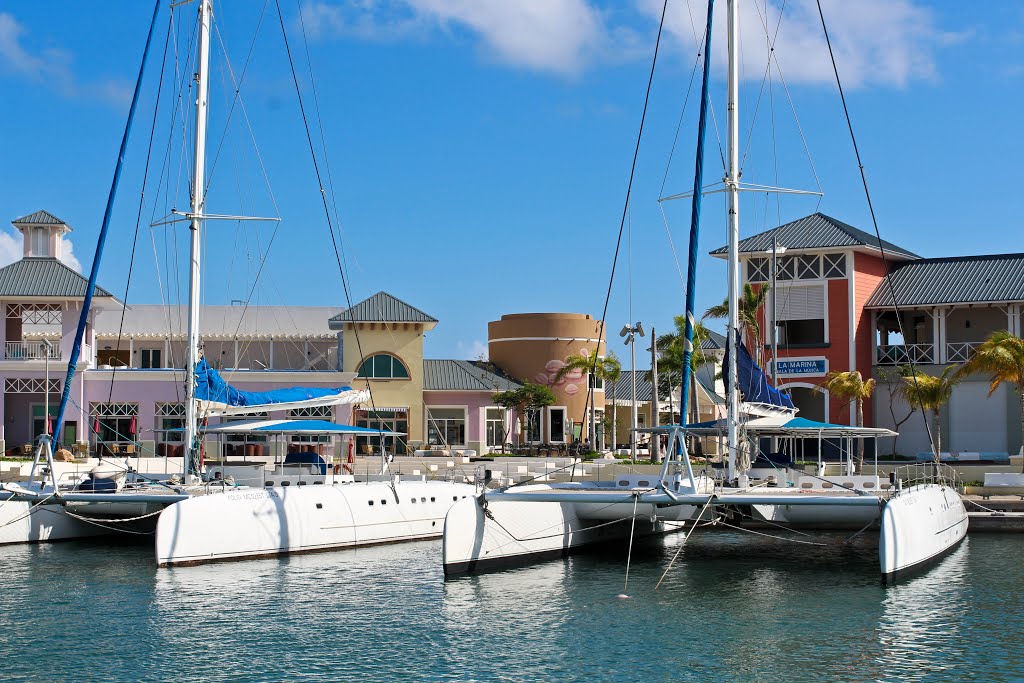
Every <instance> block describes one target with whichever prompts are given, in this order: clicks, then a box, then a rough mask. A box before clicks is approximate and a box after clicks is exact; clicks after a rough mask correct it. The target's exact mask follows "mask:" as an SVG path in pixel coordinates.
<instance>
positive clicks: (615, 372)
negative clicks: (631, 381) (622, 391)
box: [598, 352, 622, 451]
mask: <svg viewBox="0 0 1024 683" xmlns="http://www.w3.org/2000/svg"><path fill="white" fill-rule="evenodd" d="M598 371H599V372H600V374H599V375H598V377H600V378H601V380H602V381H604V383H605V384H606V385H607V386H608V391H606V393H605V396H607V395H608V393H611V395H612V450H613V451H614V450H615V438H616V427H617V426H618V424H619V423H618V415H617V414H616V412H615V383H616V382H618V381H619V378H620V377H622V363H620V362H619V359H618V358H616V357H615V354H614V353H610V352H609V353H608V355H607V356H606V357H605V358H604V359H602V361H601V365H600V366H599V368H598Z"/></svg>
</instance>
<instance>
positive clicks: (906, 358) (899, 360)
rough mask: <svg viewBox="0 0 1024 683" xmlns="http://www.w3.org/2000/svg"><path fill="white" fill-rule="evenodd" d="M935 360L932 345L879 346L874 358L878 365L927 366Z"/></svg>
mask: <svg viewBox="0 0 1024 683" xmlns="http://www.w3.org/2000/svg"><path fill="white" fill-rule="evenodd" d="M935 360H936V359H935V346H934V345H932V344H900V345H890V346H879V347H878V350H877V352H876V358H875V362H876V363H877V364H878V365H903V364H904V363H919V364H929V363H935Z"/></svg>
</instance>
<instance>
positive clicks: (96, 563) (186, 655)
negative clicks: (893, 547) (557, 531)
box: [0, 532, 1024, 683]
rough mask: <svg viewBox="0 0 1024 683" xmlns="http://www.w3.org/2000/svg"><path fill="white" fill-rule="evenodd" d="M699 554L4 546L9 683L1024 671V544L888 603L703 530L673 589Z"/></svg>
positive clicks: (835, 577) (985, 549) (844, 553)
mask: <svg viewBox="0 0 1024 683" xmlns="http://www.w3.org/2000/svg"><path fill="white" fill-rule="evenodd" d="M818 536H819V535H817V534H816V535H815V537H816V538H817V537H818ZM681 540H682V536H681V535H676V536H669V537H664V538H662V539H660V541H658V542H656V543H653V544H651V543H646V544H642V545H640V546H637V547H635V548H634V554H633V557H632V561H631V563H630V574H629V584H628V586H627V585H626V584H625V568H626V559H625V555H626V553H625V549H624V548H618V549H609V548H607V547H606V548H605V549H603V550H602V552H600V553H590V554H586V555H581V556H574V557H572V558H569V559H567V560H561V561H554V562H548V563H544V564H540V565H536V566H532V567H525V568H521V569H514V570H509V571H505V572H498V573H493V574H486V575H481V576H469V577H462V578H460V579H457V580H451V581H445V580H444V579H443V573H442V570H441V566H440V544H439V543H438V542H436V541H429V542H421V543H409V544H401V545H394V546H379V547H370V548H358V549H355V550H347V551H343V552H337V553H324V554H313V555H293V556H289V557H285V558H271V559H265V560H252V561H247V562H243V563H237V564H234V563H227V564H212V565H201V566H198V567H180V568H172V569H161V570H157V569H156V568H155V567H154V566H153V558H152V550H151V548H149V547H148V546H145V545H122V544H118V545H111V544H106V543H105V544H103V545H97V544H94V543H77V542H71V543H64V544H53V545H49V546H34V547H28V546H22V547H16V548H0V572H2V573H3V576H4V577H5V585H6V588H5V593H4V597H5V602H4V606H5V609H4V610H3V611H2V612H0V657H3V661H4V675H5V676H7V677H8V678H11V679H13V680H39V679H40V678H46V679H65V680H112V681H135V680H167V679H168V677H169V675H170V673H171V672H173V674H174V678H175V680H182V681H200V680H202V681H229V680H230V681H264V680H299V679H301V680H310V681H336V680H354V679H358V680H365V681H391V680H403V681H532V680H545V681H546V680H559V681H636V680H643V681H702V682H703V681H708V682H711V683H716V682H720V681H815V682H818V681H929V682H930V681H959V680H972V675H973V676H974V677H973V680H985V681H999V680H1007V681H1010V680H1020V679H1021V675H1022V674H1024V662H1022V655H1021V648H1018V647H1015V646H1013V636H1010V635H1008V634H1015V633H1019V632H1020V631H1021V630H1022V628H1024V599H1022V598H1021V597H1020V591H1019V585H1020V583H1021V582H1022V579H1024V569H1022V568H1021V566H1020V565H1019V562H1018V561H1017V558H1018V557H1019V556H1020V551H1021V550H1022V549H1024V538H1018V537H996V538H991V537H989V538H986V537H977V538H974V537H972V538H971V539H969V543H966V544H964V545H963V546H962V547H961V548H960V549H958V550H957V551H956V552H955V553H954V554H952V555H951V556H950V557H949V558H947V559H946V560H945V561H944V562H943V563H942V564H940V565H939V566H938V567H936V568H935V569H933V570H932V571H930V572H927V573H925V574H923V575H921V576H919V577H916V578H914V579H911V580H910V581H907V582H906V583H903V584H899V585H897V586H895V587H894V588H889V589H884V588H882V586H881V585H880V582H879V580H878V569H877V558H876V555H875V553H876V552H877V550H876V549H875V548H874V547H873V545H872V544H871V543H861V542H858V543H857V544H855V545H854V546H853V547H852V548H841V547H831V546H829V547H818V546H798V545H796V544H794V543H792V542H791V541H775V540H773V539H760V538H757V537H752V536H751V535H749V534H743V533H739V532H723V533H714V534H699V535H694V536H693V537H691V539H690V540H689V541H688V542H687V544H686V545H685V547H683V549H682V551H681V552H680V553H679V557H678V559H677V560H676V563H675V565H674V566H673V568H672V569H671V571H670V572H669V573H668V575H667V577H666V579H665V581H664V583H663V584H662V585H661V587H660V588H658V589H655V585H656V584H657V581H658V579H659V578H660V576H661V574H662V573H663V572H664V571H665V567H666V566H667V565H668V562H669V561H670V560H671V558H672V556H673V555H674V554H675V553H676V551H677V550H678V549H679V546H680V543H681ZM620 593H627V594H628V595H629V596H631V597H630V598H629V599H618V598H616V596H617V595H619V594H620ZM28 652H31V653H33V654H32V656H31V657H27V656H25V653H28ZM975 667H977V670H979V671H984V673H985V675H981V674H980V673H979V674H976V675H974V674H972V673H971V672H972V671H973V670H974V668H975ZM44 671H45V672H46V673H45V676H44V675H42V674H41V672H44ZM93 673H95V675H93Z"/></svg>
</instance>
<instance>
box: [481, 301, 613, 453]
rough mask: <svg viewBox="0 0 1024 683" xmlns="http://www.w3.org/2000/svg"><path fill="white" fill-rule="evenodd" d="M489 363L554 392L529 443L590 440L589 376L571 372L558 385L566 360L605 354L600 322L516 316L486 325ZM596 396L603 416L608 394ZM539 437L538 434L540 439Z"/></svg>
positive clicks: (562, 316)
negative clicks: (552, 401)
mask: <svg viewBox="0 0 1024 683" xmlns="http://www.w3.org/2000/svg"><path fill="white" fill-rule="evenodd" d="M487 344H488V353H489V357H490V361H491V362H492V363H494V364H495V365H497V366H498V367H500V368H501V369H502V370H504V371H505V372H507V373H508V374H510V375H512V376H513V377H515V378H516V379H519V380H522V381H525V382H532V383H534V384H544V385H547V386H549V387H551V390H552V391H553V392H554V394H555V403H554V404H553V405H551V406H550V407H549V408H546V409H545V410H544V411H543V415H542V420H541V425H540V429H539V430H538V429H536V428H535V429H534V430H533V433H532V434H530V435H529V438H528V440H529V441H538V442H544V443H564V442H569V441H572V434H573V432H572V431H570V426H573V428H574V429H573V431H574V432H575V434H576V435H577V436H579V435H580V434H582V435H583V436H584V437H586V435H587V433H588V428H587V427H586V426H584V427H583V428H582V431H581V429H580V425H581V424H583V425H585V424H586V423H587V421H588V420H589V417H588V415H587V414H586V413H585V410H586V409H587V407H588V406H587V376H586V373H584V372H582V371H573V372H570V373H569V374H568V375H566V376H565V377H564V378H562V379H560V380H559V379H556V375H557V374H558V371H559V369H560V368H562V367H563V366H564V365H565V360H566V358H568V357H569V356H571V355H573V354H578V355H588V354H590V353H591V352H592V351H593V350H594V349H595V348H596V349H597V350H598V355H599V356H604V354H605V342H604V338H603V336H602V335H601V321H600V320H595V319H593V318H591V317H590V316H589V315H585V314H583V313H512V314H509V315H503V316H501V320H495V321H493V322H489V323H487ZM598 386H599V388H598V389H597V390H596V391H595V392H594V393H595V400H594V403H595V405H596V407H597V410H598V411H599V412H600V411H603V410H604V389H603V388H602V387H600V385H598ZM538 431H539V433H538Z"/></svg>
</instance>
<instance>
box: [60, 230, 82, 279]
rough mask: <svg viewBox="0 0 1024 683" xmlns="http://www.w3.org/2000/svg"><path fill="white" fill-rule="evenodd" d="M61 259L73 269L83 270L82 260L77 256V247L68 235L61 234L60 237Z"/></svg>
mask: <svg viewBox="0 0 1024 683" xmlns="http://www.w3.org/2000/svg"><path fill="white" fill-rule="evenodd" d="M60 260H61V261H62V262H63V263H64V265H66V266H67V267H69V268H71V269H72V270H75V271H76V272H79V273H81V272H82V262H81V261H79V260H78V257H77V256H75V247H74V245H73V244H72V243H71V240H70V239H68V236H67V235H61V238H60Z"/></svg>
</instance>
